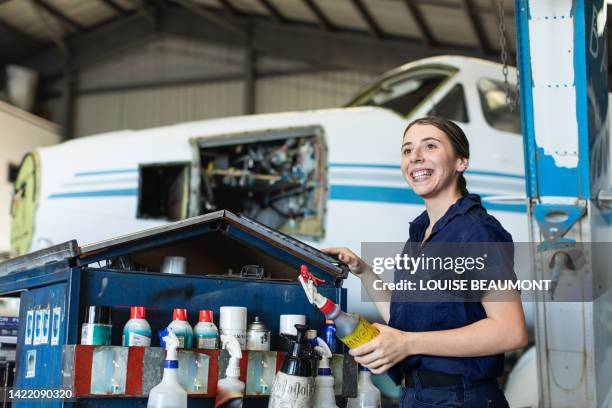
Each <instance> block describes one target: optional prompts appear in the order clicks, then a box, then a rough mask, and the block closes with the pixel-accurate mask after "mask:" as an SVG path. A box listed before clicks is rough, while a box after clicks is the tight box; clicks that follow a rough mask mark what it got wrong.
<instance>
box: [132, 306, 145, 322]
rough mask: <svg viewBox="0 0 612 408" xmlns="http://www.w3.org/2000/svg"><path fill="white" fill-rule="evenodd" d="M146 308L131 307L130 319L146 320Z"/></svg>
mask: <svg viewBox="0 0 612 408" xmlns="http://www.w3.org/2000/svg"><path fill="white" fill-rule="evenodd" d="M145 310H146V309H145V307H144V306H132V307H130V319H144V318H145Z"/></svg>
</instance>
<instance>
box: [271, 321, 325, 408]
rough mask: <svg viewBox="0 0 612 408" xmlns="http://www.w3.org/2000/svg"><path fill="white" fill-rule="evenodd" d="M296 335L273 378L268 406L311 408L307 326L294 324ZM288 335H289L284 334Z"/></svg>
mask: <svg viewBox="0 0 612 408" xmlns="http://www.w3.org/2000/svg"><path fill="white" fill-rule="evenodd" d="M295 328H296V330H297V336H295V337H294V338H293V339H291V338H289V340H290V342H291V349H290V352H289V353H288V354H287V356H286V357H285V360H284V361H283V365H282V366H281V369H280V371H279V372H278V373H277V374H276V378H274V384H273V385H272V390H271V392H270V402H269V403H268V408H285V407H291V408H311V407H312V401H313V397H314V390H315V384H314V378H313V377H312V362H311V360H310V359H311V357H312V351H311V348H310V344H309V343H308V340H306V331H307V330H308V327H307V326H304V325H301V324H296V325H295ZM286 337H289V336H286Z"/></svg>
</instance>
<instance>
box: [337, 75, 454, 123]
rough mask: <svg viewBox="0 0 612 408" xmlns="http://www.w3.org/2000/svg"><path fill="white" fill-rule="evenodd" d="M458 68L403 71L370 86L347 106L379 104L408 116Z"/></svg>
mask: <svg viewBox="0 0 612 408" xmlns="http://www.w3.org/2000/svg"><path fill="white" fill-rule="evenodd" d="M454 72H456V70H450V69H448V68H445V69H434V68H431V69H427V70H424V69H423V70H421V71H419V72H408V73H403V74H402V75H401V76H396V77H394V78H391V79H388V80H386V81H384V82H381V83H380V84H378V85H376V86H374V87H371V88H369V90H368V91H366V92H364V93H362V94H361V95H360V96H358V97H357V98H355V99H354V100H353V101H352V102H350V103H349V104H348V105H347V106H379V107H381V108H387V109H391V110H392V111H394V112H396V113H398V114H399V115H401V116H408V115H409V114H410V113H411V112H412V111H413V110H414V109H415V108H417V107H418V106H419V104H421V103H422V102H423V101H424V100H425V99H426V98H427V97H428V96H429V95H430V94H431V93H432V92H433V91H434V90H435V89H436V88H437V87H438V86H439V85H440V84H441V83H442V82H443V81H444V80H446V79H447V78H449V77H450V76H451V75H452V74H453V73H454Z"/></svg>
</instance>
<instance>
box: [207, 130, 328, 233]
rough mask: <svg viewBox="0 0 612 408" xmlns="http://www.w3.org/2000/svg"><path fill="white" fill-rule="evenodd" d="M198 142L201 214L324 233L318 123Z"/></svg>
mask: <svg viewBox="0 0 612 408" xmlns="http://www.w3.org/2000/svg"><path fill="white" fill-rule="evenodd" d="M229 136H231V137H227V136H226V137H222V138H220V139H219V140H214V139H211V138H207V139H202V140H200V141H199V149H200V151H199V154H200V165H201V169H202V170H201V172H202V173H201V187H200V191H201V194H200V213H207V212H211V211H216V210H220V209H227V210H229V211H232V212H236V213H242V214H244V215H246V216H248V217H250V218H253V219H255V220H256V221H258V222H260V223H262V224H265V225H267V226H269V227H271V228H275V229H279V230H280V231H281V232H283V233H286V234H289V235H302V236H306V237H309V238H321V237H322V236H323V235H324V224H323V218H324V213H325V201H326V197H327V190H326V165H327V159H326V151H327V149H326V147H325V143H324V139H323V131H322V129H320V128H319V127H307V128H297V129H296V128H291V129H286V130H272V131H267V132H262V133H258V132H256V133H246V134H239V135H229Z"/></svg>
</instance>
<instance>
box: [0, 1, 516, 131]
mask: <svg viewBox="0 0 612 408" xmlns="http://www.w3.org/2000/svg"><path fill="white" fill-rule="evenodd" d="M503 3H505V4H503ZM500 4H503V13H502V14H500ZM513 13H514V8H513V4H512V2H509V1H506V2H503V1H502V2H499V1H489V0H432V1H423V0H325V1H317V0H261V1H260V0H206V1H204V0H202V1H200V0H197V1H190V0H180V1H166V0H160V1H158V0H150V1H149V0H95V1H76V0H74V1H65V0H36V1H22V0H4V1H2V2H1V3H0V23H1V25H0V30H2V32H1V34H2V35H0V41H1V42H2V43H1V48H0V49H1V50H2V51H0V62H1V63H2V64H3V65H6V64H18V65H21V66H25V67H29V68H31V69H33V70H34V71H35V72H36V73H37V74H38V86H37V87H36V97H35V108H34V109H35V111H36V113H38V114H39V115H40V116H43V117H45V118H48V119H49V120H51V121H53V122H56V123H59V124H61V125H62V126H63V128H64V135H65V137H66V138H72V137H78V136H85V135H91V134H96V133H102V132H107V131H112V130H117V129H125V128H128V129H141V128H146V127H154V126H160V125H166V124H171V123H176V122H184V121H189V120H197V119H206V118H214V117H222V116H235V115H241V114H251V113H267V112H282V111H291V110H303V109H312V108H332V107H340V106H342V105H343V104H345V103H346V102H348V101H349V100H350V99H351V97H352V96H353V95H354V94H355V93H356V92H357V90H358V89H359V88H360V87H361V86H363V85H364V84H367V83H369V82H370V81H371V80H373V79H374V78H376V77H377V76H378V75H380V74H382V73H384V72H385V71H388V70H390V69H392V68H395V67H398V66H400V65H402V64H405V63H407V62H410V61H413V60H415V59H419V58H424V57H428V56H434V55H445V54H454V55H466V56H474V57H481V58H486V59H490V60H495V61H500V58H501V57H500V40H501V41H504V42H505V43H506V44H507V45H506V49H505V51H506V58H507V60H508V63H509V64H510V65H514V54H515V44H514V42H515V35H514V16H513ZM500 18H503V19H504V21H503V22H504V26H505V27H503V39H501V38H500V35H501V34H500ZM4 71H5V70H3V73H2V74H3V75H5V76H6V72H4ZM2 83H6V81H2ZM5 94H6V92H5Z"/></svg>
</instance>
